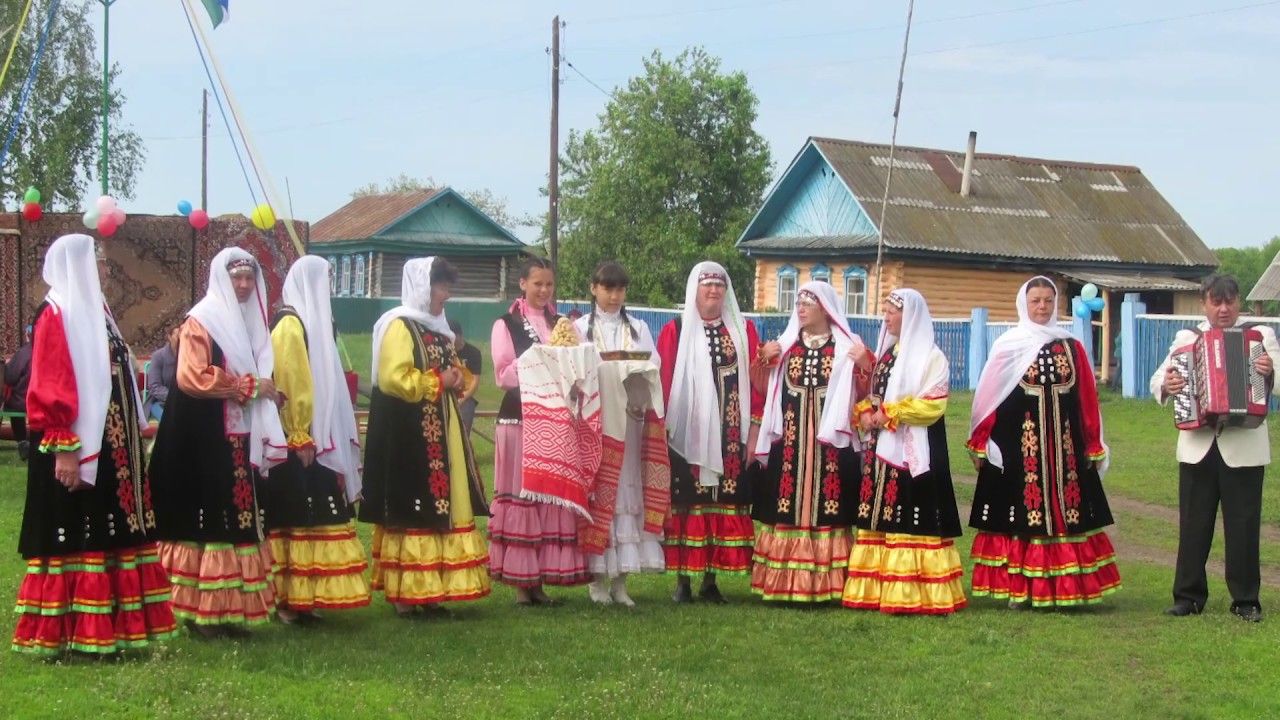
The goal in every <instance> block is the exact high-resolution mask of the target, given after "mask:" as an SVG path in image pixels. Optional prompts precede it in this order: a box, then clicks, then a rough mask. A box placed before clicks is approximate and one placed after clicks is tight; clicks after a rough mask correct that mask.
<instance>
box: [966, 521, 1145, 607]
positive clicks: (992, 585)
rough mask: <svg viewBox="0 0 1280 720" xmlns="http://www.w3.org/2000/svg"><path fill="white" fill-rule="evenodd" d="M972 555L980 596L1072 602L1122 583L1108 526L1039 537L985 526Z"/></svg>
mask: <svg viewBox="0 0 1280 720" xmlns="http://www.w3.org/2000/svg"><path fill="white" fill-rule="evenodd" d="M972 556H973V563H974V564H973V594H974V595H976V596H980V597H981V596H990V597H994V598H1001V599H1005V598H1007V599H1009V600H1012V601H1015V602H1026V601H1028V600H1030V601H1031V605H1032V606H1033V607H1063V606H1066V607H1070V606H1076V605H1092V604H1095V603H1099V602H1101V601H1102V598H1103V596H1105V595H1109V594H1111V593H1113V592H1115V591H1116V590H1119V589H1120V570H1119V569H1118V568H1117V567H1116V551H1115V548H1114V547H1112V546H1111V539H1110V538H1108V537H1107V533H1106V532H1105V531H1103V530H1094V531H1093V532H1089V533H1082V534H1080V535H1066V536H1062V537H1038V538H1024V537H1013V536H1010V535H996V534H994V533H987V532H980V533H978V536H977V537H975V538H974V539H973V551H972Z"/></svg>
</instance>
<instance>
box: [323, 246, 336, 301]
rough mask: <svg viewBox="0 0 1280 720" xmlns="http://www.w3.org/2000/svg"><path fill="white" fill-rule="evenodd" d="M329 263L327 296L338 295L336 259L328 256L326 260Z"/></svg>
mask: <svg viewBox="0 0 1280 720" xmlns="http://www.w3.org/2000/svg"><path fill="white" fill-rule="evenodd" d="M326 259H327V260H328V261H329V294H330V295H337V294H338V258H337V257H335V256H333V255H330V256H329V257H328V258H326Z"/></svg>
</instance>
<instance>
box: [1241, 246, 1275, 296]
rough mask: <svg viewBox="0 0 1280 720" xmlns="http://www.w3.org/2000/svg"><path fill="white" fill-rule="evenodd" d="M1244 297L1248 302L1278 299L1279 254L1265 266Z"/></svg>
mask: <svg viewBox="0 0 1280 720" xmlns="http://www.w3.org/2000/svg"><path fill="white" fill-rule="evenodd" d="M1246 299H1247V300H1248V301H1249V302H1263V301H1266V300H1280V254H1278V255H1276V257H1275V259H1273V260H1272V261H1271V264H1270V265H1268V266H1267V269H1266V270H1265V271H1264V272H1263V273H1262V277H1260V278H1258V282H1257V283H1256V284H1254V286H1253V289H1252V290H1250V291H1249V297H1248V298H1246Z"/></svg>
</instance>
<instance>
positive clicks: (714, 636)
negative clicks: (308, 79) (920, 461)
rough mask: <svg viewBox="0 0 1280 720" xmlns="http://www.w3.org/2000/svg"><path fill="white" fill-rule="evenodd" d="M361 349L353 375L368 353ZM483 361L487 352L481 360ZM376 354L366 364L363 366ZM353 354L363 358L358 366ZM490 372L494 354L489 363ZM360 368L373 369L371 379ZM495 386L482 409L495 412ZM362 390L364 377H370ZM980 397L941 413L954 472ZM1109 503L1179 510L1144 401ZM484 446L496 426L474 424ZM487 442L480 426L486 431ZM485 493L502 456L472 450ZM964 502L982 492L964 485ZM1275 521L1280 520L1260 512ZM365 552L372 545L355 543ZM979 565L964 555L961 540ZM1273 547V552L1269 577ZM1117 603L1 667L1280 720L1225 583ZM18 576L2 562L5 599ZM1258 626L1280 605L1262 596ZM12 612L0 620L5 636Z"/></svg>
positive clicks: (915, 713)
mask: <svg viewBox="0 0 1280 720" xmlns="http://www.w3.org/2000/svg"><path fill="white" fill-rule="evenodd" d="M353 340H354V339H351V338H349V339H348V349H349V350H350V351H351V355H352V360H353V362H355V363H357V367H364V366H367V364H368V349H367V345H368V339H367V336H365V340H364V348H363V350H361V349H360V348H359V347H358V345H359V343H357V342H354V341H353ZM483 349H484V350H485V351H486V354H487V348H483ZM361 352H363V355H360V353H361ZM357 357H360V359H357ZM486 360H487V357H486ZM361 363H363V364H361ZM491 371H492V368H487V372H486V374H485V377H484V379H483V383H484V385H483V387H484V388H485V389H483V390H482V400H481V404H482V407H486V408H493V407H496V400H497V397H498V393H497V391H496V388H494V387H493V381H492V372H491ZM362 374H364V373H362ZM968 406H969V398H968V396H966V395H963V394H961V395H958V396H956V397H955V398H953V401H952V405H951V408H950V410H949V412H948V417H949V420H948V431H949V444H950V446H951V451H952V454H953V457H952V462H953V467H954V470H955V472H957V473H963V474H965V475H972V474H973V471H972V468H971V466H970V465H969V460H968V457H967V455H966V454H964V453H963V452H962V449H963V447H962V446H963V443H964V436H965V432H966V431H967V427H968V417H967V415H968ZM1104 413H1105V416H1106V421H1107V430H1108V441H1109V443H1110V444H1111V448H1112V451H1113V453H1114V455H1115V462H1114V464H1113V466H1112V472H1111V473H1110V474H1109V475H1108V476H1107V485H1108V488H1109V491H1110V493H1111V495H1112V496H1113V497H1120V496H1123V497H1126V498H1131V499H1137V500H1142V501H1145V502H1149V503H1153V504H1156V505H1163V506H1169V507H1174V506H1176V502H1177V497H1176V486H1177V475H1176V473H1177V465H1176V462H1175V461H1174V460H1173V454H1172V450H1173V442H1174V432H1173V428H1172V422H1171V421H1170V420H1169V418H1168V414H1167V411H1164V410H1161V409H1159V408H1157V407H1156V406H1155V405H1154V404H1153V403H1137V402H1131V401H1124V400H1118V399H1113V398H1111V397H1108V398H1107V401H1106V402H1105V404H1104ZM479 427H480V428H481V429H482V431H484V430H485V426H479ZM491 429H492V428H491V426H489V427H488V430H491ZM476 451H477V455H478V456H479V457H480V458H481V460H482V463H483V467H482V470H481V472H482V473H484V475H485V477H486V479H487V480H490V481H491V480H492V446H491V445H489V444H488V443H487V442H485V441H484V440H479V439H477V442H476ZM24 483H25V475H24V469H23V468H22V467H20V466H18V465H17V464H16V463H15V462H14V460H13V455H12V452H11V451H8V450H0V490H3V492H0V536H3V537H8V538H16V536H17V534H18V527H19V524H20V522H21V511H22V503H23V487H24ZM957 495H958V496H959V499H960V500H961V502H965V503H967V502H968V500H969V499H970V498H971V497H972V490H971V488H970V487H969V486H967V485H965V484H963V483H960V484H958V485H957ZM1267 503H1268V505H1267V508H1268V510H1267V511H1266V512H1267V514H1266V517H1271V518H1274V517H1276V515H1275V513H1274V512H1273V509H1274V507H1275V505H1274V503H1275V498H1274V497H1273V496H1272V495H1271V494H1270V493H1269V494H1268V495H1267ZM1118 523H1119V525H1120V529H1119V534H1120V535H1121V536H1122V537H1123V540H1124V541H1125V543H1136V544H1139V545H1141V546H1142V547H1143V548H1144V549H1146V550H1149V551H1151V552H1150V553H1148V555H1149V556H1150V555H1154V556H1156V557H1159V556H1160V555H1162V554H1163V555H1168V556H1169V557H1170V558H1171V556H1172V549H1173V546H1174V543H1175V542H1176V528H1174V527H1173V526H1172V525H1170V524H1169V523H1166V522H1162V521H1160V520H1153V519H1151V518H1150V517H1147V516H1144V515H1141V514H1137V515H1134V514H1132V513H1121V514H1119V516H1118ZM361 534H362V537H364V538H365V539H366V540H367V537H368V531H367V528H363V527H362V528H361ZM960 545H961V547H962V548H964V550H965V552H964V554H965V555H966V556H967V548H968V543H967V541H965V540H962V541H961V542H960ZM1277 551H1280V548H1278V547H1275V546H1274V545H1273V544H1271V543H1264V545H1263V554H1264V563H1265V564H1266V565H1267V566H1268V567H1274V566H1275V563H1276V562H1277V559H1280V552H1277ZM1120 566H1121V572H1122V575H1123V578H1124V582H1125V587H1124V589H1123V590H1122V591H1121V592H1119V593H1117V594H1115V595H1113V596H1111V597H1110V598H1108V600H1107V602H1106V603H1105V604H1104V605H1103V606H1101V607H1099V608H1096V609H1093V610H1085V611H1074V612H1012V611H1009V610H1007V609H1005V608H1004V607H1003V605H1002V604H1001V603H997V602H991V601H980V600H974V601H973V602H974V604H973V606H971V607H970V608H969V609H966V610H964V611H962V612H960V613H958V614H957V615H956V616H954V617H949V618H895V617H886V616H880V615H878V614H874V613H864V612H853V611H848V610H843V609H834V608H812V609H810V608H802V609H796V608H791V607H776V606H765V605H764V604H762V603H760V602H759V601H757V600H756V599H755V598H753V597H752V596H751V595H750V593H749V591H748V587H747V582H746V580H745V579H728V580H725V581H723V586H724V588H725V590H726V594H727V595H728V596H729V598H730V600H731V601H732V604H731V605H729V606H724V607H716V606H702V605H694V606H680V607H678V606H675V605H673V604H672V603H671V602H670V599H669V595H670V591H671V581H670V580H669V579H668V578H666V577H663V576H657V577H655V576H647V577H642V578H637V579H634V580H633V582H632V589H633V593H632V594H633V596H634V597H635V598H636V600H637V601H638V602H639V603H640V607H639V609H638V610H636V611H634V612H627V611H625V610H622V609H620V608H616V607H615V608H597V607H595V606H592V605H591V604H590V603H589V602H588V600H587V597H586V590H585V589H583V588H576V589H569V590H552V594H553V595H555V596H557V597H560V598H563V599H566V600H567V604H566V605H565V606H564V607H562V608H558V609H541V608H538V609H531V610H521V609H518V608H516V607H514V605H513V603H512V601H513V599H514V597H513V595H512V593H511V591H510V590H509V589H507V588H503V587H499V588H495V591H494V595H493V596H492V597H491V598H488V599H486V600H483V601H480V602H477V603H468V604H465V605H462V606H458V607H456V608H455V611H456V612H457V619H455V620H453V621H440V622H423V623H407V622H405V621H402V620H399V619H397V618H395V617H394V616H393V615H392V613H391V610H390V609H389V608H388V607H387V606H386V604H385V603H383V602H382V601H381V600H380V599H376V600H375V602H374V604H373V606H371V607H369V608H365V609H362V610H356V611H350V612H345V613H336V612H335V613H330V614H329V615H328V618H329V619H328V621H327V622H326V623H325V624H324V625H323V626H322V627H319V628H315V629H304V628H298V627H282V626H278V625H277V626H271V627H267V628H264V629H262V630H260V631H258V632H257V633H256V634H255V637H254V638H253V639H252V640H249V641H239V642H234V641H201V640H197V639H193V638H190V637H187V636H184V637H181V638H178V639H175V640H173V641H170V642H168V643H164V644H161V645H159V646H158V647H157V648H156V649H155V650H153V651H151V652H149V653H144V654H142V655H139V656H135V657H130V658H126V659H123V660H116V659H107V660H84V659H78V658H77V659H70V660H64V661H60V662H51V661H40V660H36V659H32V658H29V657H25V656H20V655H17V654H15V653H10V652H0V717H4V718H10V717H14V718H19V717H20V718H43V717H48V718H74V717H89V716H93V717H105V718H117V717H118V718H139V717H159V718H253V719H255V720H268V719H270V718H295V717H314V718H343V719H346V718H364V717H370V718H382V717H393V718H422V717H447V718H455V717H475V718H488V717H524V718H541V717H598V718H613V717H617V718H632V717H673V718H674V717H707V718H714V717H803V718H827V717H831V718H836V717H839V718H848V717H881V718H915V717H919V718H935V717H981V718H1026V717H1037V716H1039V717H1072V718H1093V717H1099V718H1113V717H1125V718H1127V717H1155V718H1211V717H1223V718H1238V717H1250V718H1252V717H1272V716H1276V715H1277V714H1280V691H1278V690H1277V689H1276V686H1275V683H1274V682H1273V675H1274V672H1273V669H1272V665H1273V663H1272V662H1271V660H1272V659H1273V658H1274V656H1275V648H1276V647H1277V645H1278V644H1280V618H1274V619H1268V621H1267V622H1264V623H1263V624H1262V625H1246V624H1245V623H1241V622H1239V621H1237V620H1235V619H1234V618H1233V617H1231V616H1230V615H1229V614H1228V613H1227V612H1226V610H1227V605H1228V600H1227V596H1226V590H1225V587H1224V585H1223V584H1222V582H1221V581H1220V579H1217V578H1215V579H1213V580H1212V584H1211V592H1212V595H1211V600H1210V607H1209V612H1208V614H1206V615H1204V616H1202V617H1197V618H1188V619H1172V618H1164V617H1162V616H1160V614H1159V613H1160V611H1161V610H1162V609H1163V608H1164V607H1165V606H1166V605H1167V604H1168V602H1169V590H1168V588H1169V583H1170V580H1171V577H1172V571H1171V570H1170V569H1168V568H1167V567H1163V566H1160V565H1155V564H1147V563H1140V562H1135V561H1133V560H1132V559H1127V558H1126V557H1125V556H1124V555H1123V554H1122V555H1121V557H1120ZM22 570H23V564H22V561H21V559H20V558H18V557H17V555H16V553H11V554H5V555H0V602H10V601H11V600H12V598H13V597H15V595H16V592H17V587H18V584H19V582H20V580H21V577H22ZM1262 602H1263V604H1264V606H1265V607H1266V608H1267V609H1273V608H1280V592H1278V591H1277V590H1276V589H1275V588H1273V587H1270V586H1268V587H1264V589H1263V595H1262ZM14 618H15V616H14V615H11V614H10V615H6V616H5V619H4V620H3V621H0V634H11V633H12V630H13V623H14Z"/></svg>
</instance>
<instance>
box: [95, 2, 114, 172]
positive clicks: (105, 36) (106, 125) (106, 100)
mask: <svg viewBox="0 0 1280 720" xmlns="http://www.w3.org/2000/svg"><path fill="white" fill-rule="evenodd" d="M115 1H116V0H98V2H100V3H102V173H101V175H102V194H103V195H107V194H109V193H108V192H107V188H108V182H109V180H110V167H111V165H110V158H109V152H110V150H109V149H108V148H109V144H108V142H107V133H108V130H109V129H110V115H109V114H110V112H111V107H110V105H111V103H110V98H111V6H112V5H113V4H114V3H115Z"/></svg>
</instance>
